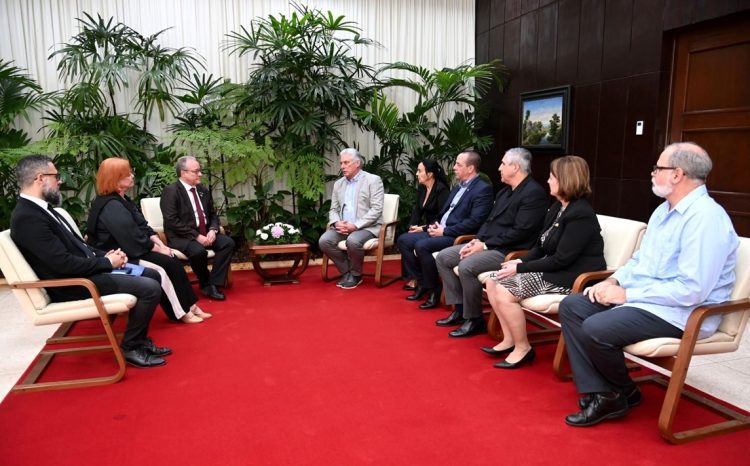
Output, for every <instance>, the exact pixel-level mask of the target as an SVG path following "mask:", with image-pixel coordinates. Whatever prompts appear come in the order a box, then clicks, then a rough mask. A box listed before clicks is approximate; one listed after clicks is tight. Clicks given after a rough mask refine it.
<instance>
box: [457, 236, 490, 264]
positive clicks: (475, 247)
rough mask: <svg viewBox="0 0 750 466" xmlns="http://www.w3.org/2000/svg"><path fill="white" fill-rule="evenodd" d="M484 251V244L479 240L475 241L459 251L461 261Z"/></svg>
mask: <svg viewBox="0 0 750 466" xmlns="http://www.w3.org/2000/svg"><path fill="white" fill-rule="evenodd" d="M482 251H484V243H482V242H481V241H479V240H478V239H473V240H471V241H469V242H468V243H466V244H465V245H464V247H462V248H461V249H460V250H459V251H458V257H459V259H464V258H466V257H469V256H471V255H472V254H476V253H478V252H482Z"/></svg>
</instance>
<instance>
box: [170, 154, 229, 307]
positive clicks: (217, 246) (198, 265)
mask: <svg viewBox="0 0 750 466" xmlns="http://www.w3.org/2000/svg"><path fill="white" fill-rule="evenodd" d="M175 170H176V171H177V177H178V178H179V179H178V180H177V182H176V183H174V184H170V185H169V186H167V187H166V188H164V192H162V194H161V202H160V205H161V213H162V215H163V216H164V233H166V235H167V242H168V243H169V246H170V247H172V248H175V249H177V250H179V251H182V253H183V254H185V255H186V256H187V258H188V260H189V261H190V266H191V267H192V268H193V272H195V275H196V276H197V277H198V282H199V283H200V288H201V293H203V295H205V296H208V297H209V298H213V299H217V300H219V301H222V300H224V294H223V293H222V292H221V291H219V288H218V287H223V286H224V284H225V283H226V281H227V273H228V272H229V267H230V265H231V260H232V252H233V251H234V241H233V240H232V238H230V237H228V236H226V235H222V234H221V233H220V232H219V218H218V217H217V216H216V212H215V211H214V201H213V199H212V198H211V192H210V191H209V190H208V188H206V187H205V186H203V185H201V184H200V182H201V177H202V176H203V172H202V171H201V166H200V163H198V161H197V160H196V159H195V157H191V156H185V157H180V158H179V159H178V160H177V165H176V166H175ZM208 249H212V250H213V251H214V253H215V254H216V255H215V256H214V261H213V267H212V268H211V272H210V273H209V271H208Z"/></svg>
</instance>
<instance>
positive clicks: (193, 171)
mask: <svg viewBox="0 0 750 466" xmlns="http://www.w3.org/2000/svg"><path fill="white" fill-rule="evenodd" d="M183 171H186V172H190V173H192V174H194V175H197V174H198V173H203V171H201V169H200V168H199V169H197V170H188V169H187V168H186V169H185V170H183Z"/></svg>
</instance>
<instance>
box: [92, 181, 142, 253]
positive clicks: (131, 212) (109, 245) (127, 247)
mask: <svg viewBox="0 0 750 466" xmlns="http://www.w3.org/2000/svg"><path fill="white" fill-rule="evenodd" d="M86 230H87V231H86V233H87V234H88V242H89V244H91V245H93V246H94V247H96V248H98V249H101V250H104V251H108V250H110V249H117V248H120V249H122V250H123V251H124V252H125V254H127V255H128V258H129V259H139V258H140V257H142V256H144V255H145V254H147V253H149V252H150V251H151V249H153V247H154V242H153V241H151V236H153V235H155V234H156V233H155V232H154V230H153V229H151V227H150V226H149V225H148V222H146V219H145V218H144V217H143V214H142V213H141V211H140V210H139V209H138V207H137V206H136V205H135V204H134V203H133V201H131V200H130V198H128V197H127V196H125V198H122V197H121V196H120V195H119V194H117V193H113V194H108V195H106V196H97V197H96V199H94V202H93V203H92V204H91V212H89V218H88V222H87V226H86Z"/></svg>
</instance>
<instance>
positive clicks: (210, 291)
mask: <svg viewBox="0 0 750 466" xmlns="http://www.w3.org/2000/svg"><path fill="white" fill-rule="evenodd" d="M201 294H202V295H203V296H208V297H209V298H211V299H215V300H217V301H224V300H225V299H226V297H225V296H224V295H223V294H222V293H221V292H220V291H219V290H218V289H217V288H216V285H208V286H204V287H203V288H201Z"/></svg>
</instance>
